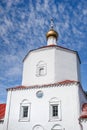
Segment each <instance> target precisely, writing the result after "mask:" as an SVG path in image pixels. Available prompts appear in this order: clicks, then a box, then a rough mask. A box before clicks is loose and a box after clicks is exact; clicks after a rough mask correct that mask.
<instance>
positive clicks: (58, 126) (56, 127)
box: [51, 124, 62, 130]
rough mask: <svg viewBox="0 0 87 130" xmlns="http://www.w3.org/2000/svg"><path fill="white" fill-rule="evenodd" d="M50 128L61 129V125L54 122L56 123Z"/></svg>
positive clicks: (53, 129)
mask: <svg viewBox="0 0 87 130" xmlns="http://www.w3.org/2000/svg"><path fill="white" fill-rule="evenodd" d="M51 130H62V127H61V125H59V124H56V125H54V126H53V127H52V129H51Z"/></svg>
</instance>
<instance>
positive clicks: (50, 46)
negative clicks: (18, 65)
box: [23, 45, 81, 64]
mask: <svg viewBox="0 0 87 130" xmlns="http://www.w3.org/2000/svg"><path fill="white" fill-rule="evenodd" d="M53 47H55V48H56V47H57V48H61V49H65V50H68V51H72V52H74V53H76V54H77V56H78V59H79V61H80V64H81V60H80V57H79V54H78V52H77V51H74V50H72V49H68V48H66V47H62V46H58V45H48V46H42V47H39V48H37V49H33V50H30V51H29V52H28V53H27V55H25V57H24V59H23V62H24V60H25V59H26V57H27V56H28V54H29V53H31V52H33V51H37V50H40V49H44V48H53Z"/></svg>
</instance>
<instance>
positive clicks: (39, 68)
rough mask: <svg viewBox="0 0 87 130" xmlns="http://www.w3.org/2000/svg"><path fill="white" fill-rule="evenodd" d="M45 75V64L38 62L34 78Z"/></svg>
mask: <svg viewBox="0 0 87 130" xmlns="http://www.w3.org/2000/svg"><path fill="white" fill-rule="evenodd" d="M46 73H47V67H46V63H44V62H43V61H39V62H38V64H37V65H36V76H44V75H46Z"/></svg>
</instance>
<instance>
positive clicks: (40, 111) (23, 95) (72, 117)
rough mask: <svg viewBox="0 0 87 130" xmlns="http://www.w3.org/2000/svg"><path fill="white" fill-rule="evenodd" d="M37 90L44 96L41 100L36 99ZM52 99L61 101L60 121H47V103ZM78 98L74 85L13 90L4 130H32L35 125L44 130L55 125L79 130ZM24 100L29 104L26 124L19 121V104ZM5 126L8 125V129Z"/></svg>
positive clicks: (76, 88)
mask: <svg viewBox="0 0 87 130" xmlns="http://www.w3.org/2000/svg"><path fill="white" fill-rule="evenodd" d="M38 90H42V91H43V94H44V95H43V97H42V98H41V99H39V98H37V97H36V92H37V91H38ZM9 94H10V93H9ZM8 96H9V95H8ZM9 97H10V96H9ZM53 97H57V98H58V99H59V100H60V101H61V120H60V121H49V101H50V99H51V98H53ZM78 98H79V97H78V86H76V85H71V86H59V87H57V86H56V87H55V86H54V87H45V88H34V89H26V90H14V91H12V94H11V102H10V109H9V107H7V109H6V115H7V116H8V114H7V113H8V111H9V117H8V118H7V117H5V127H4V130H23V129H26V130H32V128H33V127H34V126H35V125H37V124H39V125H41V126H43V128H44V130H51V128H52V127H53V126H54V125H56V124H59V125H61V126H62V128H65V130H81V129H80V125H79V123H78V117H79V100H78ZM24 99H28V100H29V102H30V103H31V111H30V121H28V122H20V121H19V113H20V103H21V102H22V101H23V100H24ZM8 100H9V99H8ZM7 103H9V101H7ZM7 106H8V104H7ZM77 106H78V107H77ZM8 109H9V110H8ZM8 119H9V121H8ZM7 122H8V123H7ZM6 124H8V128H7V126H6ZM62 130H63V129H62Z"/></svg>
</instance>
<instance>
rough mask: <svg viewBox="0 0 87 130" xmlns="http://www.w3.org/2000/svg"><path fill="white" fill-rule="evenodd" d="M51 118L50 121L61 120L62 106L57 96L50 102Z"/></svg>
mask: <svg viewBox="0 0 87 130" xmlns="http://www.w3.org/2000/svg"><path fill="white" fill-rule="evenodd" d="M49 118H50V121H53V120H61V106H60V101H59V100H58V99H57V98H52V99H51V100H50V102H49Z"/></svg>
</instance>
